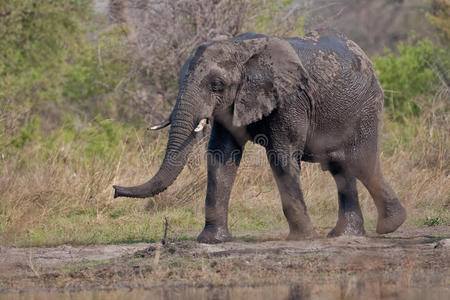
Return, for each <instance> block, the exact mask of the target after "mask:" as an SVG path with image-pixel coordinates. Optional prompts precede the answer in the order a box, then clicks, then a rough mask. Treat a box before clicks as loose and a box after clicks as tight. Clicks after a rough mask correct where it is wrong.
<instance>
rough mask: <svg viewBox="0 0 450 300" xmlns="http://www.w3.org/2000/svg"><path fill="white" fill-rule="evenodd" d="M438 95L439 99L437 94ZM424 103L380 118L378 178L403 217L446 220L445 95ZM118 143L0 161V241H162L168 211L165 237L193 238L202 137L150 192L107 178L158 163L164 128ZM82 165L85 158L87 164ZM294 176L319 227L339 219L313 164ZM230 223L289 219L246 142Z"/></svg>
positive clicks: (369, 214)
mask: <svg viewBox="0 0 450 300" xmlns="http://www.w3.org/2000/svg"><path fill="white" fill-rule="evenodd" d="M442 99H443V100H442ZM442 99H441V101H437V102H436V103H437V104H435V105H434V106H432V107H429V108H425V109H424V111H425V112H424V113H423V114H422V116H421V117H417V118H414V119H405V121H404V122H403V123H398V122H393V121H389V120H388V118H385V119H386V120H385V122H384V125H383V134H382V136H381V146H382V147H381V148H382V153H381V161H382V165H383V171H384V173H385V177H386V178H387V179H388V181H389V182H390V183H391V185H392V186H393V188H394V189H395V191H396V192H397V194H398V196H399V198H400V200H401V201H402V203H404V205H405V206H406V208H407V210H408V219H407V222H406V225H424V224H427V225H435V224H443V223H444V224H449V223H450V175H449V174H450V167H449V163H448V162H449V161H450V137H449V132H450V131H449V130H450V125H449V124H450V120H449V115H448V102H446V98H445V97H444V98H442ZM130 134H132V135H135V136H136V138H135V139H134V140H133V141H134V142H130V141H128V142H126V141H123V143H122V145H121V153H120V156H119V157H120V158H119V159H114V160H113V161H112V162H110V161H109V160H108V159H91V160H86V161H84V160H83V158H80V159H79V160H70V159H67V158H68V157H71V156H73V155H74V153H75V152H76V151H78V150H77V149H74V148H72V147H71V145H70V144H69V145H65V147H63V148H61V149H59V150H58V151H56V152H54V154H53V156H51V157H49V158H48V159H46V160H45V161H42V160H40V159H36V160H27V161H24V159H23V157H24V156H25V154H26V155H28V157H30V156H33V153H35V154H37V153H39V151H43V148H40V147H43V146H42V145H41V146H39V145H37V146H34V147H33V148H31V149H26V150H25V151H28V153H23V155H21V156H18V157H13V158H11V159H8V160H3V161H2V165H1V169H0V243H2V244H15V245H25V246H27V245H44V244H47V245H48V244H60V243H81V244H88V243H117V242H134V241H141V240H156V239H160V238H161V236H162V232H163V220H164V217H165V216H168V217H169V222H170V232H169V237H170V238H173V239H184V238H188V239H190V238H195V236H196V235H197V234H198V233H199V231H200V230H201V228H202V226H203V222H204V213H203V207H204V203H203V202H204V196H205V190H206V166H205V160H204V159H203V153H204V149H205V143H201V144H199V145H198V149H197V150H196V151H194V153H195V154H194V155H192V156H191V158H190V160H189V162H188V164H187V166H186V167H185V169H184V170H183V172H182V173H181V175H180V176H179V178H178V179H177V180H176V181H175V183H174V184H173V185H172V186H171V187H170V188H169V189H168V190H167V191H165V192H163V193H162V194H160V195H158V196H156V197H154V198H152V199H149V200H137V199H122V198H119V199H116V200H114V199H113V197H112V196H113V190H112V188H111V185H112V184H115V183H121V184H130V185H132V184H137V183H142V182H143V181H145V180H147V179H149V178H150V177H151V176H152V175H153V174H155V172H156V171H157V169H158V166H159V163H160V161H161V158H162V154H163V151H164V148H165V145H164V144H165V138H166V136H165V134H164V133H162V134H160V135H158V136H152V137H147V138H146V139H147V141H146V142H145V141H143V139H144V138H143V137H145V135H146V134H147V133H142V132H140V133H136V132H134V131H130ZM87 163H89V164H88V165H86V164H87ZM301 184H302V187H303V191H304V196H305V199H306V202H307V205H308V209H309V212H310V214H311V217H312V221H313V224H314V225H315V226H317V227H331V226H333V225H334V224H335V222H336V218H337V192H336V187H335V184H334V181H333V180H332V178H331V176H330V175H329V174H328V173H326V172H323V171H321V169H320V167H319V166H318V165H316V164H308V163H304V164H303V165H302V176H301ZM359 194H360V202H361V205H362V209H363V214H364V217H365V221H366V226H369V227H373V226H374V225H375V220H376V209H375V205H374V204H373V201H372V199H371V198H370V196H369V195H368V193H367V191H366V190H365V188H364V187H363V186H362V185H359ZM229 218H230V219H229V225H230V227H231V230H232V231H249V230H279V229H282V230H286V231H287V228H288V227H287V223H286V221H285V218H284V216H283V213H282V210H281V203H280V199H279V195H278V191H277V188H276V185H275V182H274V180H273V178H272V174H271V171H270V168H269V166H268V163H267V162H266V158H265V153H264V150H263V149H262V148H261V147H259V146H256V145H253V144H248V145H247V148H246V151H245V154H244V158H243V162H242V164H241V167H240V169H239V172H238V176H237V178H236V181H235V184H234V187H233V192H232V196H231V202H230V216H229Z"/></svg>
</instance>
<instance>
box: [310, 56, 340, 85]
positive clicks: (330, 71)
mask: <svg viewBox="0 0 450 300" xmlns="http://www.w3.org/2000/svg"><path fill="white" fill-rule="evenodd" d="M312 69H313V72H314V73H315V74H316V76H319V75H320V76H321V79H323V80H325V82H331V81H333V80H334V78H335V77H336V76H338V74H339V71H340V70H341V64H340V63H339V62H338V60H337V55H336V53H334V52H332V51H330V52H324V51H323V50H319V51H317V52H315V53H314V64H313V66H312Z"/></svg>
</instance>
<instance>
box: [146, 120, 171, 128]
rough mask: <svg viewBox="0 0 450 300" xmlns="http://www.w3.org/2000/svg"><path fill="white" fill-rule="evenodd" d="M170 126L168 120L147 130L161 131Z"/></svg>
mask: <svg viewBox="0 0 450 300" xmlns="http://www.w3.org/2000/svg"><path fill="white" fill-rule="evenodd" d="M169 125H170V120H165V121H163V122H161V123H159V124H157V125H155V126H152V127H150V128H147V129H150V130H159V129H163V128H164V127H167V126H169Z"/></svg>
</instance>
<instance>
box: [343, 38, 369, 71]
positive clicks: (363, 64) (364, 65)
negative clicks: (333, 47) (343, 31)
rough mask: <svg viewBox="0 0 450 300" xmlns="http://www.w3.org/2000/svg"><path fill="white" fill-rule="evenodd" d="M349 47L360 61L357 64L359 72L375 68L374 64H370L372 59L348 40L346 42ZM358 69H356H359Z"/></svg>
mask: <svg viewBox="0 0 450 300" xmlns="http://www.w3.org/2000/svg"><path fill="white" fill-rule="evenodd" d="M346 44H347V47H348V49H349V50H350V51H352V52H353V53H354V54H355V56H356V58H357V59H358V62H357V64H358V65H359V66H358V67H359V70H361V71H364V70H370V71H372V70H373V66H372V63H371V62H370V59H369V58H368V57H367V56H366V54H365V53H364V51H363V50H362V49H361V48H360V47H359V46H358V45H357V44H356V43H355V42H353V41H352V40H347V42H346ZM358 67H356V68H358Z"/></svg>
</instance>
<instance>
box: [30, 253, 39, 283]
mask: <svg viewBox="0 0 450 300" xmlns="http://www.w3.org/2000/svg"><path fill="white" fill-rule="evenodd" d="M28 265H29V267H30V269H31V271H33V273H34V275H36V277H40V275H39V273H38V271H37V270H36V269H35V268H34V265H33V262H32V261H31V249H30V252H29V255H28Z"/></svg>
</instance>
